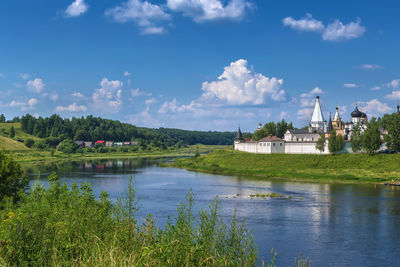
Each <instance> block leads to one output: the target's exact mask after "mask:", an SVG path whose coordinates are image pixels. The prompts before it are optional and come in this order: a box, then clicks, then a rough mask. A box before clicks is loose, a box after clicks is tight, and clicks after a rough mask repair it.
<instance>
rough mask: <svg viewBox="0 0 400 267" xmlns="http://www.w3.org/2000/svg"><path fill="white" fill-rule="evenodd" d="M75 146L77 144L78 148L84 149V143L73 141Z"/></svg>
mask: <svg viewBox="0 0 400 267" xmlns="http://www.w3.org/2000/svg"><path fill="white" fill-rule="evenodd" d="M75 144H77V145H78V146H80V147H82V148H84V147H85V142H83V141H75Z"/></svg>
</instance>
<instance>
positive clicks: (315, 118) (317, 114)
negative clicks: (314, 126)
mask: <svg viewBox="0 0 400 267" xmlns="http://www.w3.org/2000/svg"><path fill="white" fill-rule="evenodd" d="M311 122H324V116H323V115H322V110H321V105H320V104H319V96H317V102H316V103H315V107H314V112H313V115H312V118H311Z"/></svg>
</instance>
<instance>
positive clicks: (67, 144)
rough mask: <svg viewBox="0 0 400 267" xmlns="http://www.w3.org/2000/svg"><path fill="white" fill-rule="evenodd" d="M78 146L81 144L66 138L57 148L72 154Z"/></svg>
mask: <svg viewBox="0 0 400 267" xmlns="http://www.w3.org/2000/svg"><path fill="white" fill-rule="evenodd" d="M78 148H79V145H77V144H76V143H75V142H74V141H72V140H64V141H62V142H61V143H60V144H59V145H58V147H57V150H58V151H61V152H63V153H65V154H71V153H74V152H75V151H76V150H78Z"/></svg>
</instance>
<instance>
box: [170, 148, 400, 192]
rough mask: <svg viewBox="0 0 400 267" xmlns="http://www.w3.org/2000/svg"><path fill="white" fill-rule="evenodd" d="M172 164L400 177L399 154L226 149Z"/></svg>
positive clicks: (359, 179)
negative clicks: (308, 152) (276, 151)
mask: <svg viewBox="0 0 400 267" xmlns="http://www.w3.org/2000/svg"><path fill="white" fill-rule="evenodd" d="M169 166H172V167H177V168H182V169H187V170H190V171H199V172H205V173H213V174H221V175H235V176H248V177H249V178H250V177H251V178H254V179H257V180H271V179H279V180H282V181H298V182H316V183H349V184H350V183H351V184H354V183H363V184H382V183H384V182H388V181H391V180H392V179H399V178H400V167H399V166H400V155H396V154H392V155H384V154H379V155H374V156H369V155H366V154H342V155H334V156H332V155H307V154H251V153H246V152H234V151H232V150H228V149H223V150H216V151H213V152H211V153H209V154H207V155H203V156H200V157H197V158H195V157H190V158H183V159H175V161H174V162H173V163H171V164H169Z"/></svg>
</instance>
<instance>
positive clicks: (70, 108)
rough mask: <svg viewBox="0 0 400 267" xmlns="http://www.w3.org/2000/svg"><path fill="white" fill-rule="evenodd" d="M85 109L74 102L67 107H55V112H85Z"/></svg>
mask: <svg viewBox="0 0 400 267" xmlns="http://www.w3.org/2000/svg"><path fill="white" fill-rule="evenodd" d="M86 110H87V107H85V106H84V105H77V104H76V103H75V102H74V103H72V104H71V105H68V106H57V107H56V109H55V111H56V112H85V111H86Z"/></svg>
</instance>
